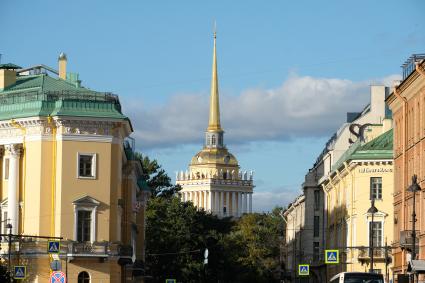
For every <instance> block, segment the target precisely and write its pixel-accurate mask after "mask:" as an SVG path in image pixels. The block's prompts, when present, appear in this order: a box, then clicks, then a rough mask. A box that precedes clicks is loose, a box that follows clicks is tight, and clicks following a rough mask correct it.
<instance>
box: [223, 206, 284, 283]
mask: <svg viewBox="0 0 425 283" xmlns="http://www.w3.org/2000/svg"><path fill="white" fill-rule="evenodd" d="M282 232H283V231H282V218H281V217H280V215H279V209H275V210H274V211H273V212H272V213H268V214H258V213H253V214H245V215H244V216H242V217H241V218H240V219H239V220H238V221H237V222H236V223H235V226H234V227H233V229H232V232H231V233H230V234H229V235H228V236H227V237H226V241H225V249H226V251H228V256H229V257H230V258H231V259H230V261H231V262H233V265H234V266H238V268H239V269H240V270H241V272H239V273H238V274H237V276H236V277H235V278H233V279H234V280H233V282H279V277H280V261H279V257H280V241H281V237H280V236H281V235H282ZM231 274H235V273H231Z"/></svg>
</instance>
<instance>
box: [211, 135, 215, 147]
mask: <svg viewBox="0 0 425 283" xmlns="http://www.w3.org/2000/svg"><path fill="white" fill-rule="evenodd" d="M211 144H212V145H215V135H213V136H212V137H211Z"/></svg>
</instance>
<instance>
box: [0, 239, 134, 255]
mask: <svg viewBox="0 0 425 283" xmlns="http://www.w3.org/2000/svg"><path fill="white" fill-rule="evenodd" d="M8 253H9V245H8V243H7V242H2V243H0V256H3V257H4V256H6V255H7V254H8ZM11 254H12V255H17V254H19V255H22V256H25V255H47V242H39V241H21V242H18V241H14V242H13V243H12V245H11ZM132 255H133V248H132V247H131V246H130V245H123V244H120V243H109V242H93V243H91V242H84V243H82V242H74V241H62V242H61V248H60V252H59V256H61V257H65V256H66V257H68V259H69V260H72V259H75V258H78V257H95V258H107V257H118V258H131V257H132Z"/></svg>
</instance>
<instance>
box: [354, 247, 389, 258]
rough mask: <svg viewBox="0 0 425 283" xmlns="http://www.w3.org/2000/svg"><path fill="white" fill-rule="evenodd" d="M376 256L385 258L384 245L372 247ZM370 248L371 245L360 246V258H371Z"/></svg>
mask: <svg viewBox="0 0 425 283" xmlns="http://www.w3.org/2000/svg"><path fill="white" fill-rule="evenodd" d="M372 250H373V251H372V252H373V257H374V258H385V248H383V247H374V248H373V249H372ZM370 252H371V251H370V249H369V247H364V248H359V255H358V257H359V258H363V259H369V258H370Z"/></svg>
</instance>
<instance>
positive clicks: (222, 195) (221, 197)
mask: <svg viewBox="0 0 425 283" xmlns="http://www.w3.org/2000/svg"><path fill="white" fill-rule="evenodd" d="M223 207H224V192H220V215H223Z"/></svg>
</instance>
